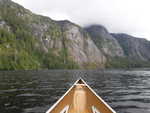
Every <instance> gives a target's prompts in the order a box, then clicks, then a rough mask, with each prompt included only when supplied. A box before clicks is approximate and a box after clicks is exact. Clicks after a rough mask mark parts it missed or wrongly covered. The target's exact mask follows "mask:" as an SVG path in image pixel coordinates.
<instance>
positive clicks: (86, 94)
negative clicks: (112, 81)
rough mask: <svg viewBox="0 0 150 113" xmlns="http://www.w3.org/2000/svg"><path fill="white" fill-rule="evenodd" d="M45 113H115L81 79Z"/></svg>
mask: <svg viewBox="0 0 150 113" xmlns="http://www.w3.org/2000/svg"><path fill="white" fill-rule="evenodd" d="M46 113H116V112H115V111H114V110H113V109H112V108H111V107H110V106H109V105H108V104H107V103H106V102H105V101H104V100H103V99H102V98H101V97H99V96H98V95H97V94H96V93H95V92H94V91H93V90H92V89H91V87H90V86H89V85H87V84H86V82H85V81H84V80H83V79H79V80H77V81H76V82H75V83H74V84H73V85H72V87H71V88H70V89H69V90H68V91H67V92H66V93H65V94H64V95H63V96H62V97H61V98H60V99H59V100H58V101H57V102H56V103H55V104H54V105H53V106H52V107H51V108H50V109H49V110H48V111H47V112H46Z"/></svg>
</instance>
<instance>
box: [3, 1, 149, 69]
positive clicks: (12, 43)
mask: <svg viewBox="0 0 150 113" xmlns="http://www.w3.org/2000/svg"><path fill="white" fill-rule="evenodd" d="M1 1H2V0H1ZM1 1H0V59H1V60H0V70H18V69H25V70H28V69H77V68H80V69H93V68H105V67H117V68H118V67H119V68H126V67H140V66H141V67H143V66H150V65H149V64H148V65H143V64H145V61H146V62H148V61H149V58H150V54H147V51H148V49H149V45H150V44H149V42H147V41H146V43H142V42H141V41H138V43H139V45H140V44H142V45H143V46H141V47H142V48H143V49H144V50H145V52H142V51H141V49H139V48H138V49H137V48H136V49H135V47H133V46H132V50H133V52H135V50H136V54H134V55H139V56H140V57H137V59H136V61H133V62H132V63H130V61H131V60H132V57H129V56H128V55H127V54H126V51H125V50H126V48H128V47H127V46H126V47H124V46H123V45H122V43H121V42H123V41H122V38H121V39H120V38H117V37H122V36H120V35H117V36H116V35H115V34H112V33H109V31H108V30H107V29H106V28H105V27H104V26H102V25H91V26H88V27H86V28H82V27H80V26H79V25H77V24H75V23H72V22H70V21H68V20H64V21H55V20H52V19H51V18H49V17H46V16H41V15H37V14H34V13H32V12H31V11H29V10H28V9H25V8H24V7H22V6H20V5H19V4H16V3H14V2H13V1H11V0H3V1H5V2H1ZM14 17H15V18H14ZM130 38H132V39H134V38H133V37H131V36H130ZM127 42H128V40H127ZM129 42H130V41H129ZM130 43H131V42H130ZM145 44H146V46H145ZM135 45H136V44H135ZM137 51H138V52H137ZM137 53H138V54H137ZM129 54H130V55H131V56H133V55H132V54H131V52H130V53H129ZM141 56H142V57H141ZM137 60H139V61H140V62H137Z"/></svg>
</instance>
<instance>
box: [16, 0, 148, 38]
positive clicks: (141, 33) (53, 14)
mask: <svg viewBox="0 0 150 113" xmlns="http://www.w3.org/2000/svg"><path fill="white" fill-rule="evenodd" d="M13 1H15V2H17V3H19V4H21V5H23V6H24V7H25V8H27V9H30V10H31V11H32V12H34V13H37V14H42V15H45V16H49V17H50V18H52V19H55V20H64V19H68V20H70V21H72V22H74V23H77V24H79V25H81V26H85V25H88V24H101V25H104V26H105V27H106V28H107V29H108V30H109V31H110V32H115V33H120V32H121V33H128V34H130V35H134V36H138V37H144V38H147V39H148V40H150V0H13Z"/></svg>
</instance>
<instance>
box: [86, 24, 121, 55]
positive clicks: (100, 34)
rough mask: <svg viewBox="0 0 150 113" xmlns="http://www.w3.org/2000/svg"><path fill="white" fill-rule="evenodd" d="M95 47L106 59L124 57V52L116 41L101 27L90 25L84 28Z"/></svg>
mask: <svg viewBox="0 0 150 113" xmlns="http://www.w3.org/2000/svg"><path fill="white" fill-rule="evenodd" d="M85 30H86V31H87V32H88V33H89V34H90V36H91V37H92V39H93V41H94V42H95V44H96V45H97V47H98V48H99V49H100V50H102V51H103V53H104V54H105V56H108V57H116V56H118V57H124V51H123V49H122V47H121V46H120V44H119V43H118V41H117V40H116V39H115V38H114V37H113V36H112V35H111V34H110V33H109V32H108V30H107V29H106V28H105V27H104V26H102V25H91V26H88V27H86V28H85Z"/></svg>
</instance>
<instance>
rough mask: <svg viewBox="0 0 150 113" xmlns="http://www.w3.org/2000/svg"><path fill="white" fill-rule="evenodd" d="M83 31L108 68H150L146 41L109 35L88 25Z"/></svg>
mask: <svg viewBox="0 0 150 113" xmlns="http://www.w3.org/2000/svg"><path fill="white" fill-rule="evenodd" d="M85 30H86V31H87V32H88V33H89V34H90V36H91V37H92V40H93V41H94V42H95V44H96V45H97V47H98V48H99V49H100V50H102V51H103V53H104V54H105V56H106V57H107V63H106V65H107V66H108V67H117V68H121V67H122V68H126V67H128V68H130V67H149V66H150V52H149V51H150V42H149V41H148V40H146V39H142V38H136V37H133V36H130V35H127V34H123V33H120V34H114V33H109V32H108V30H107V29H106V28H105V27H103V26H101V25H90V26H88V27H86V28H85Z"/></svg>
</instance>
